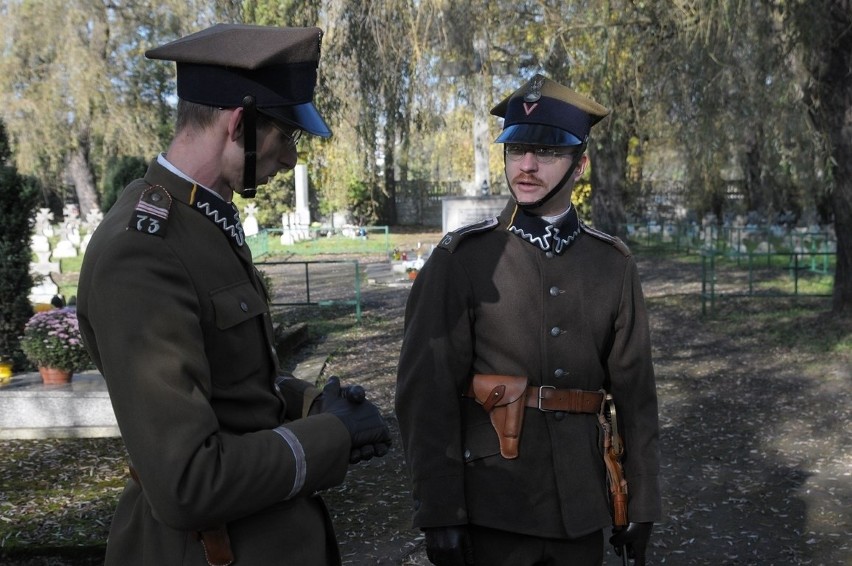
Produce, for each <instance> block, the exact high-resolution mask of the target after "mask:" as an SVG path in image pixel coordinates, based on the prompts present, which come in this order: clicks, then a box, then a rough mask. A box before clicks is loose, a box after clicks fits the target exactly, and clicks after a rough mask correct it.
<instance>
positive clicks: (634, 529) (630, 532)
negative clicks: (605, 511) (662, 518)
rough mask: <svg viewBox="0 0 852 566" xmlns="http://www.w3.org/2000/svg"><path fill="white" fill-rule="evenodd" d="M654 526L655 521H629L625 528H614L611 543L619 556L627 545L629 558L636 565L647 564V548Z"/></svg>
mask: <svg viewBox="0 0 852 566" xmlns="http://www.w3.org/2000/svg"><path fill="white" fill-rule="evenodd" d="M653 528H654V523H629V524H628V525H627V526H626V527H624V528H621V529H618V530H615V529H613V534H612V536H611V537H610V539H609V544H611V545H612V546H613V548H614V549H615V553H616V554H617V555H618V556H621V553H622V552H623V551H624V549H625V547H626V549H627V558H630V559H632V560H633V561H634V562H633V563H634V564H635V566H645V549H647V548H648V541H649V540H650V539H651V529H653Z"/></svg>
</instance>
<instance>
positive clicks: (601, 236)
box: [580, 222, 630, 257]
mask: <svg viewBox="0 0 852 566" xmlns="http://www.w3.org/2000/svg"><path fill="white" fill-rule="evenodd" d="M580 228H581V229H582V230H583V232H585V233H586V234H588V235H589V236H592V237H594V238H597V239H598V240H602V241H604V242H606V243H608V244H611V245H612V246H613V247H614V248H615V249H617V250H618V251H620V252H621V253H622V255H624V256H625V257H627V256H630V248H628V247H627V244H625V243H624V242H623V241H622V240H621V238H619V237H617V236H610V235H609V234H607V233H606V232H601V231H600V230H595V229H594V228H592V227H591V226H587V225H586V224H583V223H582V222H580Z"/></svg>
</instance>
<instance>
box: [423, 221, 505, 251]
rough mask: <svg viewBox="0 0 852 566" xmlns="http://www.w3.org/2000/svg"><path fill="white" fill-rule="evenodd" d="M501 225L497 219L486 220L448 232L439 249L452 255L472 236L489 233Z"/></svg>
mask: <svg viewBox="0 0 852 566" xmlns="http://www.w3.org/2000/svg"><path fill="white" fill-rule="evenodd" d="M498 224H499V222H498V220H497V218H496V217H493V218H486V219H485V220H482V221H480V222H476V223H474V224H468V225H467V226H462V227H461V228H459V229H458V230H453V231H451V232H447V233H446V234H444V237H443V238H441V243H439V244H438V247H439V248H443V249H445V250H447V251H448V252H450V253H453V252H454V251H455V249H456V248H457V247H458V246H459V244H460V243H461V242H462V240H464V239H465V238H467V237H468V236H472V235H474V234H481V233H483V232H489V231H491V230H493V229H494V228H496V227H497V225H498Z"/></svg>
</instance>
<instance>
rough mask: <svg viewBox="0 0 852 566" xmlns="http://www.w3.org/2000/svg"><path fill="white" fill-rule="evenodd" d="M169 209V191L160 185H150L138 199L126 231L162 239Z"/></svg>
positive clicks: (170, 198)
mask: <svg viewBox="0 0 852 566" xmlns="http://www.w3.org/2000/svg"><path fill="white" fill-rule="evenodd" d="M171 207H172V195H170V194H169V191H167V190H166V189H165V188H163V187H161V186H160V185H152V186H150V187H148V188H147V189H145V191H144V192H143V193H142V196H140V197H139V202H137V203H136V207H135V208H134V209H133V215H132V216H131V217H130V222H128V224H127V229H128V230H136V231H137V232H142V233H143V234H151V235H152V236H160V237H161V238H162V237H163V236H165V235H166V227H167V223H168V220H169V209H170V208H171Z"/></svg>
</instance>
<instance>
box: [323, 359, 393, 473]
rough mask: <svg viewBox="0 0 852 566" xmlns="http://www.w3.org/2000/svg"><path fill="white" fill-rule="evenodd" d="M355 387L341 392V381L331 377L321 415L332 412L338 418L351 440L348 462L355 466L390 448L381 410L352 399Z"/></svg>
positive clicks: (388, 430)
mask: <svg viewBox="0 0 852 566" xmlns="http://www.w3.org/2000/svg"><path fill="white" fill-rule="evenodd" d="M351 392H352V388H351V387H349V388H345V389H341V387H340V379H339V378H337V377H335V376H332V377H329V378H328V383H327V384H326V386H325V387H324V388H323V390H322V398H321V399H320V402H321V404H320V413H331V414H332V415H334V416H335V417H337V418H339V419H340V420H341V421H342V422H343V424H344V425H345V426H346V429H347V430H348V431H349V435H350V437H351V439H352V451H351V452H350V454H349V463H350V464H356V463H358V462H360V461H361V460H369V459H370V458H372V457H373V456H384V455H385V454H387V453H388V450H389V449H390V445H391V436H390V429H388V426H387V424H385V420H384V419H383V418H382V415H381V413H380V412H379V409H378V407H376V406H375V405H374V404H372V403H371V402H369V401H367V400H365V399H364V398H363V396H361V395H355V396H354V397H355V398H354V400H350V399H349V398H350V397H353V396H352V395H351Z"/></svg>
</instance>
